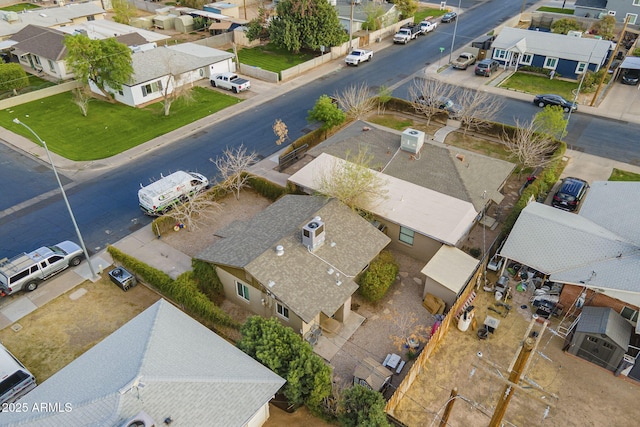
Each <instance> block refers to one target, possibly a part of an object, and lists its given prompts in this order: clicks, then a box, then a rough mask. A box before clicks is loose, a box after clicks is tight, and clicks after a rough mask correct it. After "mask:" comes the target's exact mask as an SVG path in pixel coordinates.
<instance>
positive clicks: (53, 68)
mask: <svg viewBox="0 0 640 427" xmlns="http://www.w3.org/2000/svg"><path fill="white" fill-rule="evenodd" d="M47 61H49V69H50V70H51V71H56V65H55V64H54V63H53V61H52V60H50V59H47Z"/></svg>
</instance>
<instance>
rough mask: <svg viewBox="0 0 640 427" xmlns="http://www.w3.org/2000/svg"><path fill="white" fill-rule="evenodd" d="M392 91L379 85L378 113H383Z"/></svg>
mask: <svg viewBox="0 0 640 427" xmlns="http://www.w3.org/2000/svg"><path fill="white" fill-rule="evenodd" d="M392 95H393V91H392V90H391V89H389V88H388V87H386V86H380V88H379V89H378V114H383V113H384V110H385V107H386V105H387V103H388V102H389V101H391V98H392V97H393V96H392Z"/></svg>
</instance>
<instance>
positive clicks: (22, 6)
mask: <svg viewBox="0 0 640 427" xmlns="http://www.w3.org/2000/svg"><path fill="white" fill-rule="evenodd" d="M41 7H42V6H38V5H37V4H31V3H17V4H12V5H11V6H6V7H0V10H4V11H6V12H22V11H23V10H29V9H40V8H41Z"/></svg>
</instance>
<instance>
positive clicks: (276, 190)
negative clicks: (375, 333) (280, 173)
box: [249, 175, 287, 202]
mask: <svg viewBox="0 0 640 427" xmlns="http://www.w3.org/2000/svg"><path fill="white" fill-rule="evenodd" d="M249 186H250V187H251V188H253V189H254V190H255V191H256V192H257V193H258V194H260V195H261V196H263V197H266V198H267V199H269V200H271V201H272V202H275V201H276V200H278V199H279V198H280V197H282V196H283V195H285V194H287V188H285V187H282V186H280V185H278V184H275V183H273V182H271V181H269V180H267V179H264V178H262V177H261V176H257V175H250V176H249Z"/></svg>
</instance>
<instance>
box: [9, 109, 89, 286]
mask: <svg viewBox="0 0 640 427" xmlns="http://www.w3.org/2000/svg"><path fill="white" fill-rule="evenodd" d="M13 122H14V123H16V124H19V125H22V126H24V127H25V128H26V129H27V130H28V131H29V132H31V133H32V134H33V136H35V137H36V138H37V139H38V141H40V144H42V146H43V147H44V151H46V152H47V157H48V158H49V163H51V169H53V174H54V175H55V176H56V181H58V186H59V187H60V192H61V193H62V198H63V199H64V203H65V204H66V205H67V210H68V211H69V215H70V216H71V222H73V226H74V228H75V229H76V234H77V235H78V239H79V240H80V245H81V246H82V251H83V252H84V257H85V258H86V259H87V264H89V271H90V272H91V278H95V277H97V276H98V275H97V274H96V272H95V271H94V270H93V266H92V265H91V260H90V259H89V252H87V248H86V247H85V245H84V240H83V239H82V234H80V229H79V228H78V224H77V223H76V218H75V217H74V216H73V211H72V210H71V205H70V204H69V200H68V199H67V194H66V193H65V192H64V187H63V186H62V182H60V177H59V176H58V171H57V170H56V165H54V164H53V159H52V158H51V153H50V152H49V148H48V147H47V144H46V143H45V142H44V141H43V140H42V139H41V138H40V136H39V135H38V134H37V133H35V132H34V131H33V129H31V128H30V127H29V126H27V125H26V124H24V123H22V122H21V121H20V120H18V119H17V118H16V119H13Z"/></svg>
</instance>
